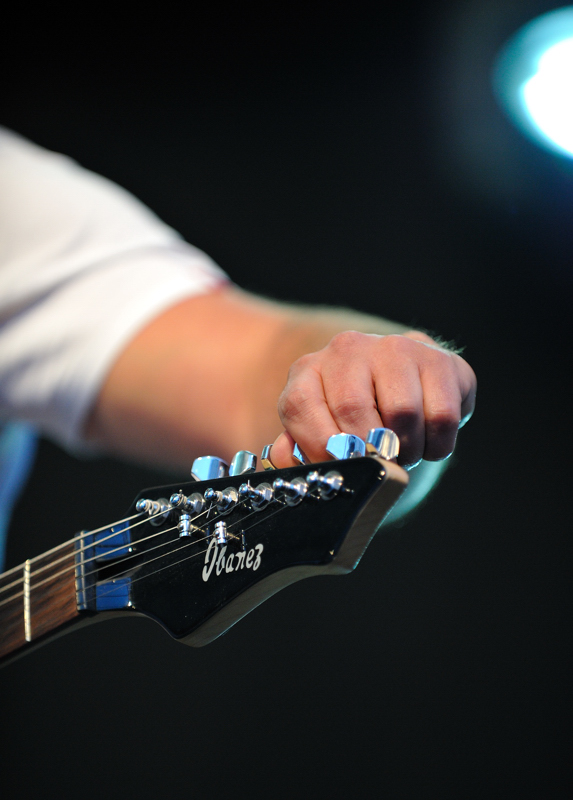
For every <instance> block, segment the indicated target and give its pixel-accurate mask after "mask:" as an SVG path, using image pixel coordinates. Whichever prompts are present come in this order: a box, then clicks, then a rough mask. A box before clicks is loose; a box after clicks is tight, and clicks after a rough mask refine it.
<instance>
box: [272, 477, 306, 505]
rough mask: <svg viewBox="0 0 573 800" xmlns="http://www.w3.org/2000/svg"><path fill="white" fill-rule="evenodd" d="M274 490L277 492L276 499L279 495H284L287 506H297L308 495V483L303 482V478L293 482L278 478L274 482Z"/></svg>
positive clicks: (295, 479)
mask: <svg viewBox="0 0 573 800" xmlns="http://www.w3.org/2000/svg"><path fill="white" fill-rule="evenodd" d="M273 489H274V490H275V497H276V495H278V494H282V496H283V498H284V501H285V502H286V504H287V505H289V506H296V505H298V504H299V503H300V502H301V500H302V499H303V498H304V497H306V495H307V494H308V483H307V482H306V481H303V479H302V478H294V479H293V480H292V481H285V480H283V478H277V479H276V481H274V482H273Z"/></svg>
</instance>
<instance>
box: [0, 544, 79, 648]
mask: <svg viewBox="0 0 573 800" xmlns="http://www.w3.org/2000/svg"><path fill="white" fill-rule="evenodd" d="M79 615H80V612H79V611H78V607H77V600H76V580H75V571H74V543H73V542H69V543H68V544H66V545H64V546H63V547H60V548H56V550H55V551H52V552H50V553H45V554H44V555H42V556H38V557H37V558H33V559H31V560H29V561H26V562H25V563H24V564H22V565H21V566H19V567H15V568H14V569H11V570H9V571H8V572H5V573H4V574H3V575H0V631H2V639H1V640H0V658H4V657H5V656H8V655H10V654H11V653H15V652H16V651H18V650H21V649H23V648H25V649H27V648H28V647H31V646H33V645H35V644H37V643H38V642H39V640H40V639H43V638H44V637H46V636H47V635H48V634H53V633H54V632H55V631H56V630H57V629H58V628H61V627H62V626H66V625H68V624H69V623H70V622H72V621H73V620H75V619H76V618H77V617H78V616H79Z"/></svg>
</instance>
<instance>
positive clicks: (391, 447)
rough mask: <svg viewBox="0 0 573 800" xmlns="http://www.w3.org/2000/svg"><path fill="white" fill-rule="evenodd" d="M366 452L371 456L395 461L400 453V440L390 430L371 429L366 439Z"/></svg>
mask: <svg viewBox="0 0 573 800" xmlns="http://www.w3.org/2000/svg"><path fill="white" fill-rule="evenodd" d="M366 450H367V452H368V453H370V455H373V456H380V457H381V458H384V459H386V461H395V460H396V459H397V458H398V453H399V452H400V440H399V439H398V437H397V436H396V434H395V433H394V431H391V430H390V428H371V429H370V430H369V431H368V436H367V437H366Z"/></svg>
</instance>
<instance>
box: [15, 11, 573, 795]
mask: <svg viewBox="0 0 573 800" xmlns="http://www.w3.org/2000/svg"><path fill="white" fill-rule="evenodd" d="M558 5H559V4H554V3H550V2H534V1H533V0H508V1H507V2H502V1H501V0H499V1H498V2H496V0H487V1H483V0H481V1H480V0H466V1H465V2H462V1H461V0H458V1H456V0H449V1H445V0H444V2H436V3H427V2H409V3H403V4H401V5H399V6H396V7H394V5H393V4H379V5H378V10H377V12H376V13H375V14H372V13H369V14H367V13H360V9H359V7H357V6H355V5H354V4H352V8H353V12H352V13H351V12H350V11H347V12H345V13H338V14H334V13H333V10H332V9H327V8H324V10H323V11H320V12H319V11H317V10H316V9H315V10H314V11H313V12H312V13H311V11H310V10H309V8H308V7H307V8H306V10H305V11H304V12H296V11H295V10H294V9H293V8H291V9H290V10H288V11H280V10H275V11H273V12H272V14H271V13H270V12H269V13H268V14H266V15H259V14H257V15H255V14H252V13H249V12H248V11H246V10H245V11H243V13H241V14H239V13H238V12H237V11H236V10H235V11H234V12H233V13H230V12H228V10H227V9H226V8H225V7H223V6H221V5H216V6H212V7H210V11H209V12H207V11H205V9H204V8H203V6H199V5H198V4H191V6H190V7H188V8H186V9H185V12H183V10H180V11H174V10H173V9H171V8H170V7H169V6H161V7H159V6H158V7H155V8H153V9H152V10H149V11H148V12H146V13H145V15H144V16H142V13H143V12H141V11H139V12H138V15H137V18H131V17H128V16H127V14H126V15H125V16H123V17H119V18H117V17H111V16H104V15H103V14H102V13H97V12H96V10H94V9H92V8H91V7H88V6H83V7H82V8H81V9H78V17H77V18H74V19H70V18H63V17H62V18H59V17H58V16H57V12H55V11H51V12H50V16H46V17H45V18H43V19H42V20H40V19H38V18H34V20H33V22H31V20H30V18H28V19H24V18H20V19H18V20H14V21H13V22H11V23H10V24H8V25H7V26H6V29H5V47H4V53H5V55H6V59H5V62H4V63H5V67H4V69H3V73H4V80H3V89H2V121H3V123H4V124H5V125H7V126H8V127H12V128H14V129H15V130H18V131H19V132H21V133H22V134H24V135H26V136H28V137H30V138H31V139H33V140H35V141H37V142H38V143H40V144H42V145H44V146H46V147H48V148H51V149H54V150H59V151H61V152H65V153H67V154H69V155H70V156H72V157H74V158H76V159H77V160H78V161H79V162H80V163H82V164H83V165H84V166H86V167H88V168H90V169H93V170H95V171H97V172H100V173H102V174H104V175H106V176H107V177H109V178H111V179H113V180H115V181H117V182H118V183H120V184H121V185H123V186H125V187H126V188H128V189H130V190H131V191H132V192H133V193H134V194H136V195H137V196H138V197H140V198H141V199H142V200H143V201H144V202H146V203H147V204H148V205H150V206H151V207H152V208H153V209H154V210H155V211H156V212H157V213H158V214H159V215H160V216H161V217H162V218H163V219H164V220H166V221H167V222H168V223H170V224H172V225H173V226H174V227H175V228H177V229H178V230H179V231H181V233H183V234H184V235H185V237H186V238H187V239H188V240H189V241H191V242H193V243H194V244H196V245H198V246H199V247H202V248H203V249H204V250H206V251H207V252H208V253H209V254H210V255H212V256H213V257H214V258H215V259H216V260H217V261H218V262H219V263H220V264H221V265H222V266H223V267H224V268H225V269H226V270H227V271H228V272H229V274H230V275H231V276H232V278H233V279H234V280H236V281H237V283H239V284H240V285H242V286H244V287H245V288H248V289H251V290H254V291H258V292H261V293H263V294H266V295H270V296H274V297H280V298H284V299H289V300H295V301H304V302H313V303H316V302H318V303H326V304H337V305H350V306H354V307H356V308H359V309H362V310H365V311H369V312H373V313H378V314H381V315H384V316H387V317H390V318H395V319H399V320H401V321H403V322H407V323H411V324H412V325H418V326H424V327H426V328H428V329H431V330H434V331H437V332H439V333H441V334H442V335H443V336H445V337H446V338H454V339H456V340H457V341H458V343H460V344H463V345H465V346H466V348H467V349H466V356H467V358H468V360H469V361H470V363H471V364H472V365H473V366H474V368H475V370H476V372H477V374H478V379H479V402H478V409H477V412H476V415H475V417H474V419H473V420H472V422H471V424H470V425H468V426H467V428H466V429H464V431H463V435H461V436H460V442H459V447H458V450H457V453H456V455H455V457H454V458H453V459H452V461H453V463H452V467H451V469H450V470H449V471H448V472H447V474H446V476H445V477H444V479H443V482H442V485H441V486H440V488H439V489H438V490H437V491H436V493H435V494H434V495H433V496H432V497H431V498H430V499H429V500H428V502H427V503H426V505H425V506H424V507H423V508H422V509H421V510H420V511H419V512H418V513H417V514H416V515H415V517H414V518H413V519H411V520H410V521H409V522H408V523H407V524H406V525H404V526H402V527H394V528H392V529H389V530H387V531H386V532H385V533H383V534H382V535H380V536H379V537H378V539H377V540H376V541H375V542H374V543H373V545H372V546H371V549H370V550H369V551H368V553H367V556H366V557H365V558H364V559H363V562H362V563H361V564H360V567H359V568H358V570H357V571H356V572H355V573H353V574H352V575H350V576H348V577H345V578H336V579H330V578H329V579H316V580H314V581H308V582H306V583H305V582H303V583H300V584H298V585H295V586H293V587H290V588H289V589H287V590H285V591H284V592H282V593H281V594H279V595H278V596H276V597H275V598H273V599H272V600H271V601H269V602H267V603H266V604H265V605H263V606H262V607H261V608H260V609H258V610H257V611H256V612H254V613H253V614H251V615H250V616H249V617H247V618H246V619H245V620H243V621H242V622H241V623H240V624H239V625H237V626H236V627H235V628H234V629H233V630H231V631H230V632H229V633H228V634H227V635H226V636H224V637H223V638H221V639H220V640H218V641H217V642H215V643H214V644H212V645H210V646H208V647H206V648H204V649H200V650H194V649H189V648H186V647H183V646H181V645H179V644H177V643H176V642H173V641H171V640H170V639H169V638H168V637H166V635H165V634H164V633H163V632H162V631H161V629H160V628H159V627H158V626H155V625H154V624H153V623H151V622H148V621H146V620H117V621H114V622H108V623H106V624H104V625H96V626H93V627H91V628H87V629H84V630H82V631H80V632H78V633H76V634H73V635H71V636H69V637H64V638H62V639H60V640H58V641H56V642H54V643H52V644H50V645H48V646H46V647H45V648H43V649H41V650H39V651H37V652H36V653H33V654H32V655H30V656H28V657H26V658H24V659H22V660H21V661H18V662H16V663H15V664H13V665H11V666H9V667H7V668H6V669H5V670H3V672H2V674H1V675H0V693H1V698H2V700H1V702H2V728H3V742H2V748H1V752H2V754H1V759H2V769H1V773H0V776H1V781H2V784H3V786H4V787H11V792H12V794H11V795H10V796H22V797H32V796H49V795H50V794H52V793H55V792H56V791H57V792H58V794H59V795H60V796H62V797H68V796H69V797H71V796H76V795H78V796H80V797H102V796H103V797H110V798H115V797H121V796H123V795H125V794H126V793H127V792H128V791H133V793H134V794H135V795H136V796H138V797H141V798H147V797H159V796H167V797H172V796H182V795H193V796H214V797H219V796H226V795H227V794H230V793H236V792H242V793H244V794H245V795H248V796H249V795H250V796H252V797H270V796H273V797H274V796H277V797H282V796H287V795H289V796H291V795H292V794H293V793H295V792H298V793H300V794H301V795H302V796H311V795H312V796H317V797H343V796H344V797H345V796H348V795H350V794H351V793H352V794H354V795H356V796H359V797H369V796H373V795H375V794H377V795H378V794H379V795H381V796H387V797H396V798H419V797H444V796H452V797H468V796H476V797H484V796H486V795H488V796H496V797H497V796H499V797H502V796H503V797H514V796H515V797H527V796H531V797H558V796H562V795H564V794H565V793H566V791H567V780H566V775H567V765H568V761H569V760H570V742H569V736H568V731H569V724H568V717H569V712H570V701H571V683H570V662H569V656H570V626H569V620H570V614H571V594H570V585H571V577H570V534H569V529H570V521H569V519H568V516H567V514H566V504H567V506H568V505H569V503H568V501H569V497H570V493H571V489H570V482H569V481H568V480H567V477H568V476H567V472H568V465H569V459H570V446H569V436H568V434H569V428H570V402H569V398H570V392H569V390H567V388H566V387H567V385H568V384H569V381H570V352H571V351H570V341H569V327H570V325H569V316H568V315H569V308H570V293H571V275H572V272H571V269H572V264H571V262H572V259H573V226H572V224H571V209H572V200H573V196H572V195H573V170H572V166H571V163H570V162H567V161H566V160H564V159H560V158H558V157H557V156H554V155H551V154H549V153H547V152H544V151H542V150H540V149H538V148H537V147H536V146H534V145H533V144H532V143H530V142H529V141H528V140H526V139H525V138H523V137H522V136H521V134H520V133H519V132H518V131H517V130H516V129H514V128H513V126H512V125H511V123H510V122H509V121H508V120H506V118H505V117H504V115H503V114H502V112H501V111H500V110H499V109H498V107H497V106H496V103H495V100H494V98H493V96H492V92H491V89H490V72H491V65H492V62H493V59H494V57H495V54H496V52H497V51H498V49H499V47H500V46H501V45H502V43H503V42H504V41H505V39H506V38H507V37H508V36H509V35H511V34H512V33H513V32H514V31H515V30H516V29H517V28H518V27H519V26H520V25H522V24H523V23H525V22H526V21H527V20H529V19H530V18H532V17H533V16H535V15H536V14H539V13H542V12H543V11H547V10H550V9H552V8H555V7H557V6H558ZM118 13H119V12H118ZM24 16H25V15H24ZM102 324H104V320H102ZM213 324H216V321H214V323H213ZM229 357H232V351H230V353H229ZM248 445H249V443H248V442H246V443H245V446H246V447H248ZM191 459H192V454H190V461H191ZM164 480H165V476H159V475H157V474H154V473H152V472H149V471H145V470H142V469H139V468H134V467H132V466H128V465H125V464H120V463H117V462H111V461H105V460H94V461H81V462H78V461H77V460H75V459H73V458H72V457H71V456H69V455H67V454H64V453H63V452H62V451H61V450H59V449H58V448H57V447H56V446H55V445H53V444H50V443H43V444H42V446H41V449H40V453H39V458H38V460H37V465H36V468H35V471H34V474H33V476H32V479H31V481H30V483H29V487H28V490H27V493H26V495H25V497H24V498H23V500H22V502H21V503H20V505H19V507H18V509H17V511H16V514H15V517H14V521H13V526H12V533H11V539H10V545H9V554H8V557H9V564H8V566H12V565H15V564H17V563H19V562H20V561H21V560H23V559H24V558H26V557H29V556H32V555H35V554H37V553H38V552H40V551H41V550H44V549H46V548H48V547H50V546H52V545H54V544H56V543H58V542H59V541H61V540H63V539H64V538H69V537H70V536H71V535H73V533H74V532H75V531H76V530H78V529H80V528H86V527H90V526H96V525H100V524H102V523H105V522H108V521H110V520H111V519H113V518H115V517H118V516H121V515H122V513H123V512H124V510H125V508H126V507H127V506H128V505H129V503H130V502H131V500H132V499H133V496H134V495H135V494H136V493H137V492H138V491H139V489H141V488H142V487H143V486H145V485H152V484H155V483H158V482H164Z"/></svg>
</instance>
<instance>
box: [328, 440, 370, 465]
mask: <svg viewBox="0 0 573 800" xmlns="http://www.w3.org/2000/svg"><path fill="white" fill-rule="evenodd" d="M326 452H327V453H329V454H330V455H331V456H332V457H333V458H335V459H336V460H337V461H343V460H344V459H346V458H360V457H361V456H363V455H365V453H366V445H365V444H364V442H363V441H362V439H361V438H360V437H359V436H354V434H352V433H336V434H335V435H334V436H331V437H330V439H329V440H328V442H327V443H326Z"/></svg>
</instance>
